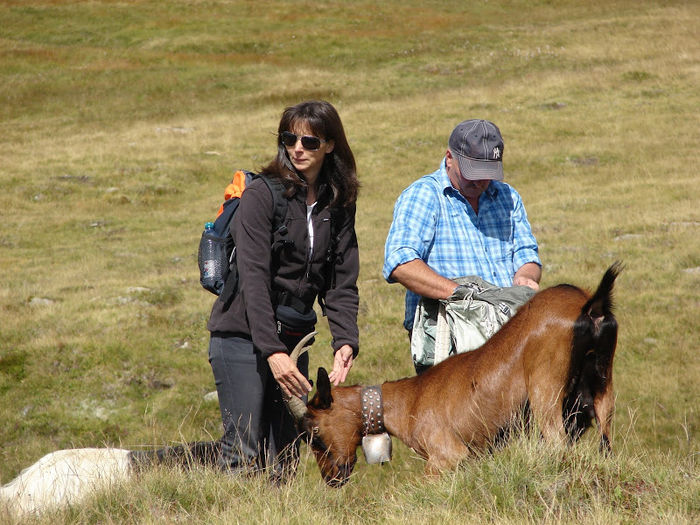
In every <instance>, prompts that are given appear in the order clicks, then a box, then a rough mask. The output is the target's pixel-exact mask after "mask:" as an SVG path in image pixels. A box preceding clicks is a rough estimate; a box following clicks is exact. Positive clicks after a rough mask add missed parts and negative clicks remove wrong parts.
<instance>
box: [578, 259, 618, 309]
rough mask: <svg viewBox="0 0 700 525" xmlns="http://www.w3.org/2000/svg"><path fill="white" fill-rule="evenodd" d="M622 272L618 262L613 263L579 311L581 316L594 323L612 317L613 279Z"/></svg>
mask: <svg viewBox="0 0 700 525" xmlns="http://www.w3.org/2000/svg"><path fill="white" fill-rule="evenodd" d="M622 270H623V266H622V263H620V261H616V262H614V263H613V264H612V265H611V266H610V268H608V269H607V271H606V272H605V275H603V278H602V279H601V281H600V284H599V285H598V289H597V290H596V291H595V293H594V294H593V296H592V297H591V298H590V299H589V300H588V301H587V302H586V304H585V305H584V306H583V308H582V309H581V314H582V315H587V316H589V317H590V318H591V319H593V320H594V321H595V320H596V319H602V318H604V317H605V316H608V315H612V309H613V298H612V290H613V286H614V285H615V279H617V276H618V275H620V272H621V271H622Z"/></svg>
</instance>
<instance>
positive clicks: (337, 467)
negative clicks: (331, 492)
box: [299, 368, 362, 488]
mask: <svg viewBox="0 0 700 525" xmlns="http://www.w3.org/2000/svg"><path fill="white" fill-rule="evenodd" d="M334 393H335V394H337V396H336V400H335V401H334V399H333V395H332V394H331V382H330V380H329V379H328V373H327V372H326V370H325V369H323V368H319V369H318V375H317V377H316V394H315V395H314V397H313V398H312V399H311V401H309V403H308V405H307V406H306V412H305V413H304V414H303V416H302V417H301V418H300V419H299V424H300V427H301V430H302V431H303V432H304V434H305V436H306V438H307V440H308V443H309V445H310V446H311V450H312V451H313V453H314V456H315V457H316V463H318V468H319V469H320V471H321V476H322V477H323V479H324V481H325V482H326V483H327V484H328V485H330V486H331V487H336V488H337V487H342V486H343V485H345V483H347V481H348V479H350V474H351V473H352V470H353V468H354V467H355V463H356V462H357V452H356V451H357V447H358V446H359V444H360V441H361V440H362V433H361V429H362V426H361V423H362V421H361V414H358V409H359V399H360V397H359V396H360V394H359V387H340V388H336V389H335V392H334ZM353 398H356V401H357V402H356V403H353V402H352V399H353Z"/></svg>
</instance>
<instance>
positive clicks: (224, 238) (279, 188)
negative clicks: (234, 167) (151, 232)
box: [197, 170, 287, 304]
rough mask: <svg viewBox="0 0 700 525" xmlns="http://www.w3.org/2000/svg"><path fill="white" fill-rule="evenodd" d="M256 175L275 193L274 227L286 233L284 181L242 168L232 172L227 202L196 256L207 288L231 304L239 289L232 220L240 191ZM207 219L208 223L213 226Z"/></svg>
mask: <svg viewBox="0 0 700 525" xmlns="http://www.w3.org/2000/svg"><path fill="white" fill-rule="evenodd" d="M256 178H259V179H262V180H263V181H264V182H265V184H267V186H268V188H269V189H270V193H272V201H273V206H274V216H273V222H272V226H273V228H272V231H273V232H278V231H279V232H281V233H285V232H284V231H283V230H286V226H285V225H284V219H285V217H286V216H287V198H286V197H285V196H284V191H285V188H284V185H283V184H282V183H281V182H280V181H279V180H276V179H270V178H268V177H266V176H264V175H259V174H256V173H252V172H250V171H245V170H239V171H236V173H235V174H234V175H233V180H232V182H231V184H229V185H228V186H227V187H226V191H225V192H224V202H223V203H222V204H221V206H220V207H219V211H218V213H217V216H216V220H215V221H214V222H213V226H212V227H209V228H206V229H205V230H204V232H203V233H202V237H201V239H200V240H199V249H198V254H197V260H198V264H199V282H200V283H201V285H202V287H203V288H204V289H205V290H208V291H210V292H211V293H213V294H215V295H218V296H219V298H220V299H221V300H222V301H224V303H226V304H228V303H229V302H230V300H231V299H232V298H233V296H234V295H235V293H236V291H237V289H238V269H237V267H236V247H235V245H234V242H233V237H232V236H231V221H232V220H233V216H234V215H235V213H236V210H238V205H239V204H240V201H241V195H242V194H243V191H244V190H245V188H246V187H247V186H248V185H249V184H250V183H251V182H252V181H253V180H254V179H256ZM210 225H211V223H208V224H207V226H210Z"/></svg>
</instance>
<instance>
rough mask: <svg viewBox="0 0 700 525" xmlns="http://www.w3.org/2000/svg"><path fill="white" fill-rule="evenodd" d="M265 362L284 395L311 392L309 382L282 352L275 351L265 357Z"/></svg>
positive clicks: (299, 394) (302, 394) (300, 394)
mask: <svg viewBox="0 0 700 525" xmlns="http://www.w3.org/2000/svg"><path fill="white" fill-rule="evenodd" d="M267 364H268V365H270V370H271V371H272V375H273V376H274V378H275V380H276V381H277V383H279V385H280V388H281V389H282V392H283V393H284V395H285V396H286V397H291V396H295V397H302V396H304V395H306V394H308V393H309V392H311V384H310V383H309V382H308V381H307V380H306V378H305V377H304V375H303V374H302V373H301V372H299V369H298V368H297V367H296V365H295V364H294V361H292V359H291V358H290V357H289V356H288V355H287V354H286V353H284V352H277V353H275V354H272V355H271V356H270V357H268V358H267Z"/></svg>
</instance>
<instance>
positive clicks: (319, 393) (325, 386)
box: [316, 367, 333, 409]
mask: <svg viewBox="0 0 700 525" xmlns="http://www.w3.org/2000/svg"><path fill="white" fill-rule="evenodd" d="M316 399H317V401H318V408H320V409H326V408H330V406H331V403H333V396H332V395H331V380H330V379H328V372H326V369H325V368H323V367H321V368H319V369H318V374H317V375H316Z"/></svg>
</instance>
